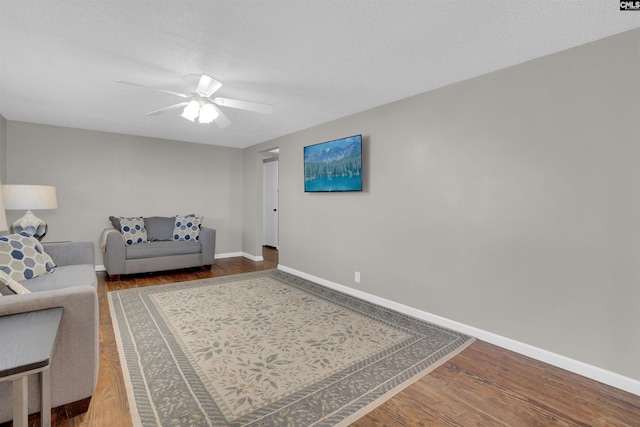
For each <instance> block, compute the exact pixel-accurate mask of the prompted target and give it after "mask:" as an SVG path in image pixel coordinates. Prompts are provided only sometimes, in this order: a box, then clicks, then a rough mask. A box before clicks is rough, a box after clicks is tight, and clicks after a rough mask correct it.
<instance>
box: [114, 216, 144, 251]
mask: <svg viewBox="0 0 640 427" xmlns="http://www.w3.org/2000/svg"><path fill="white" fill-rule="evenodd" d="M119 219H120V232H121V233H122V238H123V239H124V242H125V243H126V244H127V245H135V244H136V243H146V242H147V229H146V228H145V226H144V219H142V217H141V216H136V217H132V218H125V217H123V216H121V217H120V218H119Z"/></svg>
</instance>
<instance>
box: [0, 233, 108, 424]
mask: <svg viewBox="0 0 640 427" xmlns="http://www.w3.org/2000/svg"><path fill="white" fill-rule="evenodd" d="M43 247H44V250H45V252H46V253H47V254H48V255H50V256H51V258H53V261H54V262H55V263H56V264H57V265H58V267H57V268H56V269H55V270H54V271H53V272H52V273H48V274H44V275H42V276H39V277H35V278H33V279H29V280H25V281H22V282H21V283H22V285H23V286H24V287H26V288H27V289H28V290H29V291H31V293H30V294H25V295H12V296H3V297H1V298H0V316H6V315H10V314H17V313H24V312H29V311H35V310H42V309H47V308H53V307H62V308H63V314H62V320H61V322H60V328H59V330H58V337H57V340H56V343H55V346H54V350H53V357H52V359H51V368H50V369H51V407H52V408H55V407H58V406H64V409H65V411H66V413H67V416H74V415H77V414H79V413H81V412H84V411H86V410H87V409H88V407H89V402H90V400H91V396H92V395H93V392H94V390H95V387H96V384H97V381H98V355H99V352H98V343H99V324H98V320H99V312H98V292H97V287H98V281H97V278H96V273H95V267H94V265H93V260H94V246H93V243H91V242H71V243H44V244H43ZM0 345H2V344H1V343H0ZM39 381H40V380H39V376H38V375H31V376H30V377H29V386H28V389H29V413H30V414H31V413H35V412H40V397H39V394H38V390H39ZM12 396H13V393H12V388H11V382H9V381H5V382H1V383H0V423H2V422H6V421H10V420H11V419H12V416H13V414H12V409H13V405H12V403H11V402H12V400H13V397H12Z"/></svg>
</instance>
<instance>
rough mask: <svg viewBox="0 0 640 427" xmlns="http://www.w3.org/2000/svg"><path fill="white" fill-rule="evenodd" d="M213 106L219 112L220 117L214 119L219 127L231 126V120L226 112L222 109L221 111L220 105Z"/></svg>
mask: <svg viewBox="0 0 640 427" xmlns="http://www.w3.org/2000/svg"><path fill="white" fill-rule="evenodd" d="M213 108H215V109H216V111H217V112H218V117H217V118H216V119H215V120H214V122H216V124H217V125H218V127H219V128H226V127H229V126H231V120H229V117H227V116H225V115H224V113H223V112H222V111H220V109H219V108H218V107H216V106H215V105H214V106H213Z"/></svg>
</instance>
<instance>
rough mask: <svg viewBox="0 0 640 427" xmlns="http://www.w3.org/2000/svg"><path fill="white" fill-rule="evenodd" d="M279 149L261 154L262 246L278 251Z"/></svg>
mask: <svg viewBox="0 0 640 427" xmlns="http://www.w3.org/2000/svg"><path fill="white" fill-rule="evenodd" d="M279 157H280V149H279V148H274V149H272V150H269V151H265V152H264V153H263V159H262V174H263V175H262V245H263V246H267V247H270V248H275V249H278V245H279V241H278V240H279V239H278V235H279V219H280V211H279V210H280V207H279V187H278V165H279Z"/></svg>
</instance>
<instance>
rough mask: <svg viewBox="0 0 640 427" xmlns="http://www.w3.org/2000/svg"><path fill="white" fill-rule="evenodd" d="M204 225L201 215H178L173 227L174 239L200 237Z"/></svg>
mask: <svg viewBox="0 0 640 427" xmlns="http://www.w3.org/2000/svg"><path fill="white" fill-rule="evenodd" d="M201 225H202V217H201V216H191V215H188V216H182V215H176V222H175V225H174V227H173V240H174V241H193V240H198V239H199V237H200V227H201Z"/></svg>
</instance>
